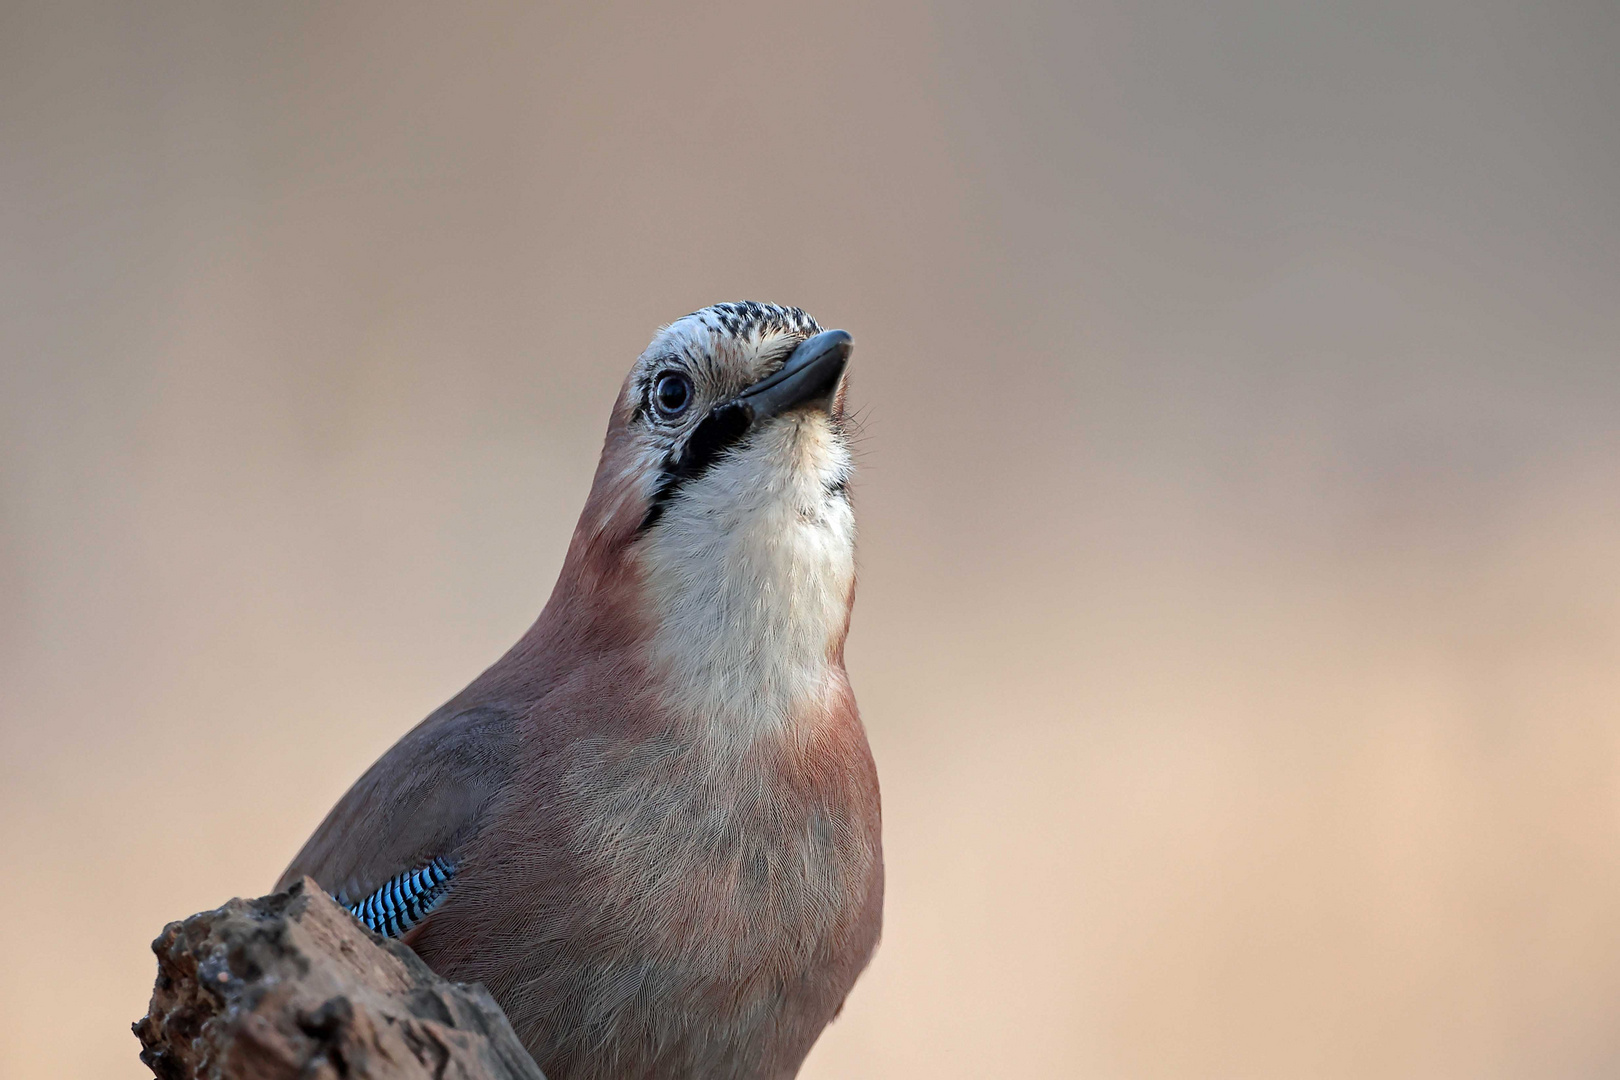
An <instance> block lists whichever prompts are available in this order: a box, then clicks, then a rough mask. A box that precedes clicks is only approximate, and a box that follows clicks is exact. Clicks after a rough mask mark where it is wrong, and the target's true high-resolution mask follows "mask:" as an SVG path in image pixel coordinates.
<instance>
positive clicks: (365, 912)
mask: <svg viewBox="0 0 1620 1080" xmlns="http://www.w3.org/2000/svg"><path fill="white" fill-rule="evenodd" d="M455 876H456V866H455V863H453V862H451V861H450V860H449V859H446V858H443V857H442V856H441V857H440V858H437V859H434V860H433V861H432V862H430V863H428V864H427V865H426V866H422V867H418V868H417V869H415V870H407V871H405V872H404V873H403V874H398V875H396V876H394V877H391V878H389V879H388V880H387V881H385V882H383V884H382V887H381V888H379V889H378V890H377V891H376V892H374V893H372V894H371V895H370V896H368V897H366V898H365V899H364V900H361V901H360V902H359V903H356V904H350V905H349V911H350V912H352V913H353V914H354V917H355V918H357V919H359V920H360V921H361V922H363V923H365V924H366V925H367V926H369V927H370V928H371V929H372V930H373V931H374V932H376V933H378V934H381V935H383V936H384V937H399V936H401V935H402V934H404V933H405V932H406V931H408V930H410V928H411V927H413V926H415V925H416V924H417V923H419V922H421V921H422V920H423V919H424V918H426V917H427V914H428V912H430V911H432V910H433V909H434V908H436V907H438V906H439V903H440V901H442V900H443V899H444V898H445V896H446V894H448V893H449V892H450V879H451V878H453V877H455Z"/></svg>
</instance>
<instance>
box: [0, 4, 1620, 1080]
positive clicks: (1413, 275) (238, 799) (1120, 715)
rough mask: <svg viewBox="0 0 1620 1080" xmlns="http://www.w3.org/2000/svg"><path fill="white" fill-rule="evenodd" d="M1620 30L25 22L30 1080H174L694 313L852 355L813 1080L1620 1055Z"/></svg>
mask: <svg viewBox="0 0 1620 1080" xmlns="http://www.w3.org/2000/svg"><path fill="white" fill-rule="evenodd" d="M1617 55H1620V8H1617V7H1616V5H1615V4H1613V3H1612V2H1611V0H1592V2H1589V3H1575V2H1558V0H1551V2H1540V3H1516V4H1508V3H1499V2H1494V0H1484V2H1480V0H1473V2H1462V0H1441V2H1420V3H1415V4H1414V3H1410V2H1405V0H1402V2H1388V3H1385V2H1366V0H1337V2H1316V3H1310V2H1287V3H1284V2H1258V0H1233V2H1229V3H1222V4H1205V5H1192V4H1184V3H1177V2H1172V0H1146V2H1142V3H1128V4H1119V3H1108V2H1096V3H1092V2H1082V3H1065V4H1057V5H1050V6H1039V5H1024V6H1005V5H987V4H967V3H962V2H959V0H941V2H940V3H937V4H926V3H921V2H918V3H897V4H890V5H867V4H857V3H851V4H843V5H790V6H782V5H763V6H762V5H758V4H742V3H710V4H705V5H702V6H699V7H691V8H688V9H685V10H678V9H675V8H668V7H646V8H641V7H635V6H630V5H607V4H604V5H594V6H584V5H568V6H564V5H555V6H550V7H546V6H533V5H521V6H510V7H500V6H488V5H482V4H480V5H459V4H458V5H431V6H414V5H406V4H399V3H388V4H384V3H374V4H293V3H287V4H247V3H241V4H233V5H221V4H201V3H199V4H194V5H185V4H161V3H150V4H120V3H97V4H82V3H73V2H71V0H66V2H55V3H49V4H43V3H41V4H36V3H28V2H22V0H7V2H5V3H4V4H3V6H0V865H3V867H4V876H3V886H0V955H3V956H4V958H5V969H6V970H5V975H4V977H3V978H0V1016H3V1018H4V1031H5V1035H4V1038H0V1074H3V1075H4V1076H5V1077H7V1078H10V1077H17V1078H19V1080H20V1078H22V1077H44V1076H53V1077H55V1076H61V1077H73V1078H80V1077H82V1078H97V1080H99V1078H105V1077H138V1076H141V1075H143V1074H144V1070H143V1069H142V1068H141V1067H140V1066H139V1064H138V1063H137V1061H136V1056H135V1052H136V1044H135V1041H134V1039H133V1038H132V1037H131V1036H130V1034H129V1031H128V1024H129V1023H130V1021H131V1020H133V1019H135V1018H136V1017H137V1016H139V1015H140V1014H141V1013H142V1011H143V1010H144V1007H145V1002H146V998H147V995H148V993H149V990H150V985H151V979H152V975H153V971H154V965H153V961H152V958H151V956H150V953H149V951H148V942H149V941H150V940H151V938H153V937H154V936H155V935H156V934H157V933H158V931H159V930H160V929H161V927H162V925H163V923H164V922H165V921H166V920H168V919H171V918H177V917H181V916H184V915H187V914H190V913H191V912H193V911H196V910H198V909H201V908H205V907H212V906H214V905H217V904H219V903H221V902H222V901H224V900H225V899H226V898H228V897H230V896H232V895H235V894H257V893H260V892H262V891H264V890H265V889H266V888H267V887H269V885H270V884H271V883H272V882H273V881H274V879H275V877H276V875H277V874H278V873H279V871H280V870H281V869H282V867H283V866H284V865H285V863H286V861H287V860H288V858H289V857H290V856H291V855H292V853H293V852H294V850H295V849H296V848H297V847H298V845H299V843H300V842H301V841H302V839H303V838H304V837H305V835H306V834H307V833H308V831H309V830H310V829H311V828H312V827H313V826H314V825H315V823H316V822H317V821H318V820H319V818H320V817H321V816H322V814H323V813H324V812H325V811H326V809H327V807H328V806H329V805H330V804H331V803H332V802H333V801H334V800H335V799H336V798H337V796H338V795H339V794H341V792H342V791H343V790H344V788H345V787H346V786H347V785H348V784H349V783H350V781H351V780H353V779H354V778H355V777H356V776H357V775H358V774H359V773H360V771H361V770H362V769H363V768H364V767H365V766H366V765H367V764H369V763H370V762H371V761H372V759H373V758H374V757H375V756H376V755H377V754H379V753H380V752H381V751H382V750H383V749H385V748H386V747H387V746H388V745H389V744H390V743H391V742H393V740H394V739H395V738H396V737H397V736H399V735H400V734H401V733H402V732H404V731H405V730H406V729H407V728H408V727H409V726H410V725H412V724H414V723H415V722H416V720H418V719H419V718H420V717H421V716H423V715H424V714H426V713H427V712H428V711H429V710H430V709H432V708H433V707H434V706H436V705H437V704H438V703H439V702H441V701H442V700H444V699H445V698H447V697H448V696H449V695H450V694H452V693H453V692H454V691H456V690H457V689H459V688H460V687H461V686H462V685H463V684H464V683H465V682H466V681H467V680H468V679H469V678H471V677H472V676H473V675H474V674H475V673H476V672H477V671H479V670H480V669H481V668H482V666H483V665H485V664H486V663H488V662H489V661H491V660H492V659H494V658H495V657H496V656H497V655H498V654H499V653H500V652H501V651H502V650H503V649H504V648H505V647H506V645H507V644H508V643H510V642H511V641H512V640H513V639H514V638H515V637H516V636H517V635H518V634H519V633H520V632H521V631H522V630H523V628H524V627H525V626H526V625H527V624H528V622H529V621H530V620H531V619H532V618H533V616H534V615H535V614H536V613H537V611H538V610H539V607H540V605H541V603H542V601H543V600H544V598H545V596H546V595H547V593H548V592H549V590H550V587H551V583H552V580H553V578H554V576H555V573H556V571H557V568H558V565H559V562H560V559H561V555H562V552H563V548H564V544H565V542H566V539H567V536H568V533H569V530H570V529H571V527H572V525H573V521H574V517H575V514H576V513H577V511H578V508H579V505H580V503H581V501H582V499H583V497H584V494H585V492H586V490H587V487H588V485H589V482H590V476H591V469H592V467H593V465H594V462H595V459H596V454H597V450H598V448H599V446H600V438H601V432H602V428H603V425H604V423H605V419H606V415H607V409H608V407H609V404H610V402H611V399H612V396H613V393H614V391H615V390H616V388H617V386H618V384H619V380H620V379H621V377H622V375H623V373H624V371H625V370H626V369H627V367H628V365H629V363H630V362H631V360H632V359H633V358H634V357H635V355H636V354H637V352H638V351H639V350H640V349H641V347H642V346H643V344H644V343H645V341H646V340H647V338H648V337H649V336H650V334H651V333H652V331H653V330H654V328H655V327H656V326H658V325H659V324H661V323H663V322H667V321H669V320H671V319H673V318H675V317H677V316H679V315H681V314H683V313H685V312H687V311H690V310H692V309H694V308H696V307H699V306H701V305H703V304H706V303H709V302H712V301H716V300H724V299H741V298H751V299H761V300H775V301H781V302H785V303H793V304H799V305H802V306H804V307H806V308H807V309H809V310H810V311H811V312H813V313H814V314H815V315H816V316H818V317H819V318H820V319H821V320H823V322H825V323H826V324H827V325H831V326H841V327H846V328H848V329H850V330H851V331H853V332H854V334H855V336H856V338H857V341H858V342H859V346H858V349H857V354H856V365H857V368H856V371H857V375H856V382H855V385H854V394H855V397H856V399H857V400H858V403H859V404H860V406H861V408H862V410H863V415H864V416H865V418H866V427H865V438H864V442H863V470H864V471H863V473H862V478H861V480H860V483H859V486H858V488H857V498H858V507H859V511H860V514H861V521H862V530H863V532H862V542H861V565H862V575H863V577H862V587H861V595H860V601H859V603H858V605H857V608H856V618H855V627H854V633H853V637H852V639H851V643H850V650H849V660H850V668H851V672H852V675H853V678H854V681H855V685H856V688H857V690H858V692H859V694H860V698H861V702H862V705H863V709H864V712H865V715H866V718H867V723H868V727H869V729H870V733H871V738H872V743H873V746H874V749H875V751H876V754H877V758H878V762H879V766H880V768H881V771H882V776H883V781H884V788H885V808H886V821H887V833H886V837H887V844H888V859H889V868H890V869H889V873H890V877H889V881H890V891H889V904H888V922H887V932H886V935H885V941H884V944H883V947H882V949H881V951H880V954H879V956H878V959H877V961H876V962H875V963H874V965H873V967H872V968H871V970H870V971H869V973H868V974H867V976H866V977H865V979H864V980H863V981H862V983H861V984H860V986H859V988H858V989H857V990H856V992H855V994H854V997H853V998H852V1000H851V1003H850V1006H849V1008H848V1009H847V1010H846V1012H845V1014H844V1016H843V1018H842V1019H841V1020H839V1021H838V1022H837V1023H836V1024H835V1025H834V1026H833V1027H832V1028H831V1029H829V1031H828V1033H827V1035H826V1036H825V1037H824V1038H823V1040H822V1041H821V1043H820V1045H819V1046H818V1047H817V1049H816V1050H815V1052H814V1054H813V1055H812V1057H811V1060H810V1064H809V1066H808V1067H807V1068H806V1070H805V1075H806V1076H807V1077H813V1078H831V1077H849V1078H864V1077H872V1078H888V1077H930V1078H944V1077H975V1078H977V1077H986V1076H1031V1077H1036V1076H1038V1077H1276V1078H1287V1077H1525V1076H1537V1077H1540V1076H1559V1077H1596V1076H1613V1075H1616V1074H1617V1073H1620V561H1617V555H1620V65H1617V64H1616V61H1615V57H1616V56H1617Z"/></svg>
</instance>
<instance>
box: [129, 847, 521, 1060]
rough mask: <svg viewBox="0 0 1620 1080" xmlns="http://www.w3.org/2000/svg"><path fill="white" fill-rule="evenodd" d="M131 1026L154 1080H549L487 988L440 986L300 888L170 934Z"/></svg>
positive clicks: (399, 951)
mask: <svg viewBox="0 0 1620 1080" xmlns="http://www.w3.org/2000/svg"><path fill="white" fill-rule="evenodd" d="M152 951H153V952H155V953H157V958H158V977H157V984H156V986H155V987H154V989H153V992H152V1004H151V1007H150V1009H149V1010H148V1012H147V1015H146V1017H145V1018H144V1019H142V1020H140V1021H139V1022H138V1023H136V1024H135V1025H134V1028H135V1034H136V1036H137V1037H138V1038H139V1039H140V1041H141V1060H142V1061H143V1062H145V1063H146V1064H147V1066H149V1067H150V1068H151V1070H152V1072H153V1074H154V1075H156V1076H157V1077H158V1078H159V1080H193V1078H196V1080H294V1078H299V1080H339V1078H348V1080H416V1078H418V1077H420V1078H423V1080H427V1078H430V1077H431V1078H434V1080H545V1077H544V1076H542V1075H541V1072H540V1069H539V1067H538V1066H536V1065H535V1063H534V1060H533V1059H532V1058H531V1057H529V1055H528V1053H527V1052H526V1051H524V1049H523V1046H522V1044H521V1043H519V1042H518V1038H517V1035H516V1034H515V1033H513V1031H512V1027H511V1025H510V1024H509V1023H508V1022H507V1019H506V1016H505V1014H503V1013H502V1012H501V1009H500V1006H498V1005H496V1004H495V1001H494V999H493V998H491V997H490V996H489V993H488V992H487V991H486V990H485V989H484V988H483V987H482V986H476V985H474V986H469V985H466V984H463V983H453V982H449V981H447V980H445V979H442V978H440V977H439V976H438V975H435V974H434V973H433V972H432V971H431V970H429V969H428V966H427V965H426V964H424V963H423V962H422V961H421V960H420V959H419V958H418V957H417V955H416V954H415V953H413V952H411V950H410V949H409V948H407V947H406V946H404V945H402V944H400V943H399V942H396V941H388V940H385V939H383V938H380V937H378V936H376V935H375V934H372V933H371V932H370V931H368V930H367V929H366V928H365V927H363V926H362V925H361V924H360V923H359V922H358V921H357V920H356V919H355V918H354V917H353V916H351V915H350V914H349V913H348V912H347V911H344V910H343V909H342V908H340V907H338V905H337V904H336V903H334V902H333V901H332V899H331V898H330V897H328V896H327V895H326V894H325V893H324V892H322V891H321V889H320V887H319V886H317V885H316V884H315V883H314V882H313V881H311V880H309V879H308V878H305V879H304V880H303V881H302V882H300V883H298V884H297V885H294V886H293V887H292V888H291V889H290V890H288V891H287V892H283V893H275V894H273V895H271V896H266V897H263V898H261V899H258V900H232V901H231V902H230V903H228V904H226V905H225V906H224V907H222V908H217V909H215V910H214V911H205V912H203V913H202V914H200V915H193V916H192V917H191V918H189V919H186V920H184V921H183V922H174V923H170V924H169V925H168V926H166V927H164V929H163V933H162V935H160V936H159V937H158V939H157V940H156V941H154V942H153V943H152Z"/></svg>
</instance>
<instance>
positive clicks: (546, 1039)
mask: <svg viewBox="0 0 1620 1080" xmlns="http://www.w3.org/2000/svg"><path fill="white" fill-rule="evenodd" d="M852 349H853V339H852V338H851V336H850V335H849V334H848V333H847V332H845V331H843V330H824V329H822V327H821V326H820V325H819V324H818V323H817V322H816V321H815V320H814V319H812V318H811V317H810V316H809V315H808V314H806V313H805V312H804V311H802V310H801V309H799V308H796V307H786V306H779V305H775V304H763V303H755V302H739V303H721V304H714V305H711V306H709V307H705V308H703V309H701V310H699V311H696V312H693V313H692V314H689V315H686V316H684V317H682V318H680V319H677V320H676V321H675V322H673V323H670V324H669V325H667V326H665V327H663V328H662V329H660V330H659V331H658V332H657V333H656V334H655V336H654V337H653V339H652V342H651V344H650V345H649V346H648V347H647V349H646V350H645V351H644V352H643V353H642V354H641V356H640V357H639V358H638V359H637V360H636V362H635V364H634V365H633V366H632V368H631V370H630V373H629V374H628V376H627V377H626V378H625V380H624V383H623V385H622V387H621V389H620V392H619V395H618V398H617V400H616V402H615V404H614V406H613V409H612V412H611V415H610V418H609V422H608V428H607V434H606V437H605V439H604V443H603V449H602V455H601V458H600V461H599V463H598V465H597V468H596V473H595V478H594V481H593V483H592V487H591V491H590V494H589V496H588V497H587V499H586V501H585V505H584V508H583V510H582V512H581V514H580V517H579V521H578V524H577V525H576V527H575V529H574V532H573V536H572V539H571V540H570V542H569V546H568V550H567V554H566V556H565V558H564V561H563V566H562V569H561V572H560V573H559V575H558V578H557V582H556V585H555V587H554V588H553V591H552V593H551V596H550V599H549V600H548V601H547V603H546V604H545V606H544V608H543V610H542V611H541V613H540V615H539V617H538V618H537V619H536V620H535V622H534V623H533V625H532V626H531V627H530V628H529V629H528V630H527V632H526V633H524V634H523V636H522V637H521V638H520V639H519V640H518V641H517V643H516V644H515V645H513V646H512V647H511V648H510V649H509V650H508V651H507V652H506V653H505V654H504V655H503V656H501V657H500V659H499V660H497V661H496V662H495V663H494V664H493V665H492V666H491V667H489V668H488V669H487V670H486V671H484V672H483V673H482V674H481V675H479V676H478V677H477V678H476V679H474V680H473V681H472V683H471V684H470V685H468V686H467V687H466V689H464V690H463V691H461V692H460V693H459V694H457V695H456V696H455V697H453V698H452V699H451V700H450V701H448V702H447V703H445V704H444V705H443V706H442V707H440V708H439V709H437V710H436V711H434V712H433V713H432V714H431V715H429V716H428V717H427V719H425V720H423V721H422V722H421V723H420V724H419V725H418V726H417V727H415V728H414V729H412V730H411V731H410V732H408V733H407V734H406V735H404V736H403V737H402V738H401V739H400V740H399V741H398V742H397V743H396V744H395V745H394V746H393V747H392V749H390V750H388V751H387V752H386V753H385V754H384V755H383V756H382V757H381V758H380V759H379V760H378V761H377V762H376V763H375V764H374V765H373V766H372V767H371V768H370V769H369V770H368V771H367V772H366V773H365V774H364V775H363V776H362V777H361V778H360V779H359V780H358V781H357V782H356V783H355V784H354V786H353V787H352V788H351V789H350V790H349V791H348V793H347V794H345V795H344V796H343V797H342V798H341V799H340V800H339V801H338V803H337V804H336V806H334V807H333V809H332V810H331V812H330V813H329V814H328V815H327V817H326V818H325V820H324V821H323V822H322V823H321V824H320V826H319V827H317V829H316V830H315V832H314V834H313V835H312V836H311V837H310V839H309V840H308V842H307V843H306V844H305V845H304V847H303V849H302V850H301V851H299V853H298V854H297V856H296V857H295V858H294V859H293V860H292V862H291V864H290V865H289V866H288V868H287V870H286V871H285V873H284V874H283V875H282V877H281V879H280V881H279V882H278V883H277V889H278V890H279V889H286V888H289V887H290V886H291V885H292V884H294V883H295V882H298V881H299V880H301V879H302V878H304V877H305V876H308V877H310V878H313V879H314V880H315V882H316V883H317V884H318V885H319V886H320V887H321V888H322V889H324V890H326V891H327V892H329V893H331V894H332V895H333V896H334V897H336V898H337V900H338V901H339V902H340V903H342V904H344V905H345V906H347V907H348V908H349V910H350V911H351V912H353V913H354V914H355V916H356V917H357V918H359V919H360V920H361V921H362V922H364V923H365V924H366V925H367V926H368V927H370V928H371V929H372V930H374V931H376V932H378V933H381V934H384V935H386V936H389V937H397V938H400V939H401V940H403V941H404V942H405V943H406V944H407V945H409V946H410V947H411V948H412V949H414V950H415V951H416V953H417V954H418V955H420V956H421V957H422V959H423V960H425V961H426V962H427V964H428V966H429V967H431V968H433V969H434V970H436V971H437V972H439V973H440V974H442V975H445V976H447V977H449V978H452V979H455V980H457V981H462V982H479V983H482V984H484V986H485V987H487V988H488V990H489V991H490V992H491V994H492V995H493V996H494V997H495V999H496V1001H497V1002H499V1003H500V1005H501V1006H502V1008H503V1010H504V1011H505V1012H506V1015H507V1017H508V1019H509V1020H510V1021H511V1022H512V1026H513V1029H514V1030H515V1031H516V1032H517V1034H518V1036H519V1038H520V1039H521V1040H522V1042H523V1044H524V1045H525V1047H527V1049H528V1050H529V1052H530V1053H531V1054H532V1055H533V1057H534V1059H535V1061H536V1062H537V1063H538V1064H539V1065H540V1067H541V1068H542V1069H543V1070H544V1071H545V1073H546V1075H547V1076H548V1077H550V1078H551V1080H598V1078H601V1080H605V1078H608V1077H612V1078H615V1080H635V1078H642V1080H682V1078H696V1077H703V1078H707V1080H726V1078H736V1080H744V1078H748V1080H753V1078H769V1080H779V1078H787V1077H792V1076H794V1075H796V1074H797V1073H798V1071H799V1068H800V1066H801V1064H802V1063H803V1061H804V1058H805V1056H806V1055H807V1054H808V1053H809V1051H810V1048H811V1046H812V1045H813V1044H814V1043H815V1041H816V1039H817V1038H818V1037H819V1036H820V1034H821V1032H822V1030H823V1029H824V1028H825V1027H826V1025H827V1024H828V1023H829V1022H830V1021H831V1020H832V1019H833V1018H834V1017H835V1016H837V1015H838V1013H839V1012H840V1011H841V1010H842V1008H843V1005H844V1001H845V999H846V997H847V996H848V994H849V992H850V989H851V987H852V986H853V985H854V984H855V982H856V979H857V978H858V976H859V975H860V974H861V972H862V971H863V970H864V969H865V967H866V966H867V964H868V962H869V961H870V959H871V957H872V955H873V952H874V950H875V949H876V947H877V943H878V938H879V935H880V932H881V926H882V911H883V847H882V809H881V799H880V794H879V787H878V777H877V771H876V767H875V764H874V762H873V757H872V753H871V749H870V747H869V744H868V741H867V737H866V732H865V728H864V726H863V724H862V721H861V717H860V713H859V710H858V709H857V707H856V703H855V697H854V693H853V690H852V689H851V686H850V681H849V676H848V674H847V672H846V669H845V664H844V642H845V638H846V636H847V634H848V632H849V625H850V613H851V608H852V605H853V603H854V595H855V559H854V554H855V515H854V509H853V506H852V502H851V493H850V481H851V476H852V471H853V467H854V466H853V457H852V452H851V431H850V428H851V423H850V420H849V418H848V417H847V416H846V413H845V398H846V394H847V387H848V380H847V378H846V374H847V368H848V363H849V358H850V354H851V351H852Z"/></svg>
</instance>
